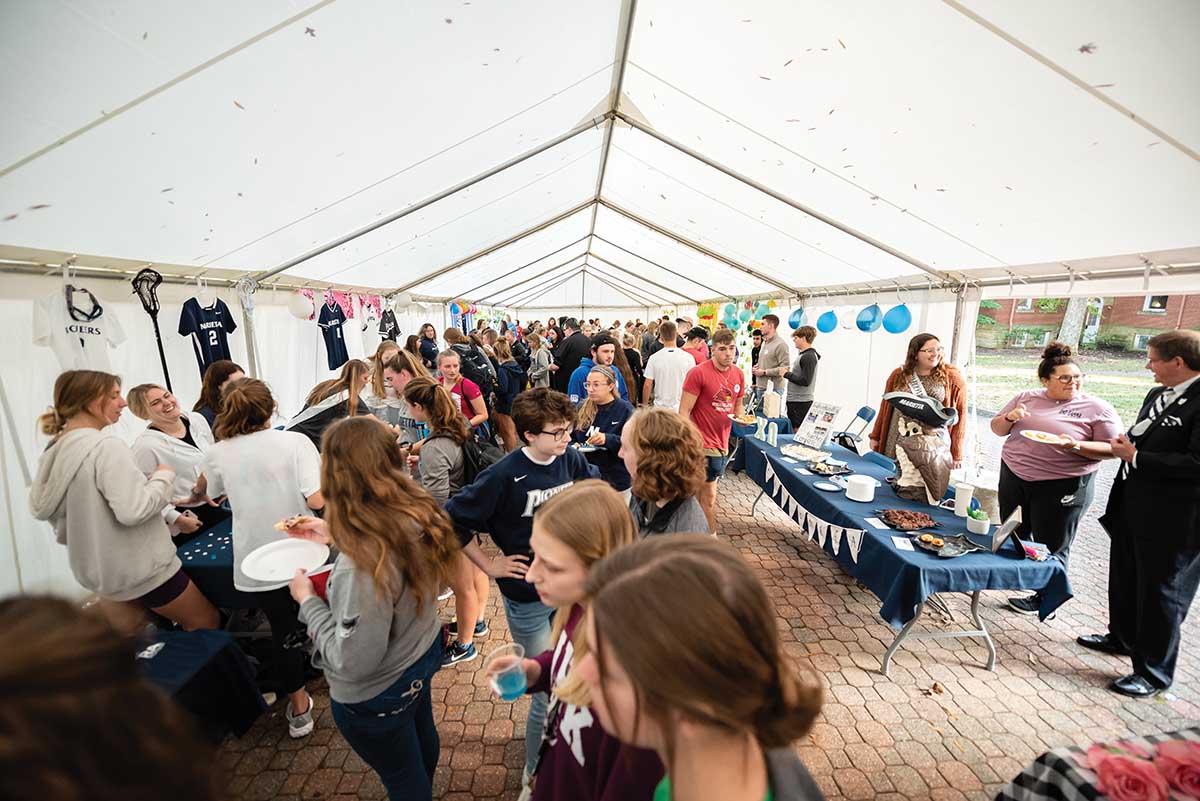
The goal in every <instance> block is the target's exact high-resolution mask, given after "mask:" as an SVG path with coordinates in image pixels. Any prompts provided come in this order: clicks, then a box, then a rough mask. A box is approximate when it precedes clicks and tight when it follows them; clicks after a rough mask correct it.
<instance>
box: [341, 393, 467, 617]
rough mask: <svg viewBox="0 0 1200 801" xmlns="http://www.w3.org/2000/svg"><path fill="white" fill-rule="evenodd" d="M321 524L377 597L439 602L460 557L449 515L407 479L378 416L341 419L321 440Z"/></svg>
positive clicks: (420, 605) (393, 442) (393, 600)
mask: <svg viewBox="0 0 1200 801" xmlns="http://www.w3.org/2000/svg"><path fill="white" fill-rule="evenodd" d="M321 491H322V494H323V495H324V497H325V521H326V522H327V523H328V524H329V536H330V539H332V540H333V544H334V545H335V546H337V549H338V550H339V551H340V552H341V553H343V554H345V555H346V556H347V557H349V558H350V560H351V561H353V562H354V564H355V565H357V566H358V567H359V569H360V570H365V571H367V572H369V573H370V574H371V578H372V580H373V581H374V583H375V597H376V598H377V599H378V600H379V601H380V603H386V604H388V605H393V606H394V605H395V603H396V602H397V601H398V600H399V598H400V592H401V590H403V591H406V592H410V593H412V596H413V599H414V600H415V601H416V606H417V613H418V614H420V612H421V611H422V610H423V609H424V608H425V605H426V604H427V603H436V601H435V599H436V598H437V594H438V590H439V589H441V588H442V587H444V586H445V585H447V584H448V583H449V581H450V575H451V573H452V572H453V568H454V566H455V564H456V562H457V559H458V555H459V553H460V550H459V544H458V535H457V534H455V533H454V526H453V525H452V524H451V522H450V518H449V517H448V516H447V515H446V512H445V511H444V510H443V509H442V507H441V506H439V505H438V503H437V501H435V500H434V499H433V497H432V496H431V495H430V494H429V493H427V492H425V490H423V489H422V488H421V487H420V486H418V485H417V484H416V483H414V482H413V480H412V479H411V478H409V476H408V466H407V464H406V463H405V461H404V457H403V456H402V455H401V453H400V449H399V448H397V447H396V434H395V432H393V431H392V430H391V429H390V428H388V426H387V424H386V423H384V422H383V421H382V420H380V419H379V418H377V417H372V416H370V415H365V416H362V417H344V418H342V419H341V420H338V421H337V422H336V423H334V424H333V425H331V426H330V427H329V428H327V429H326V430H325V434H324V436H322V437H321Z"/></svg>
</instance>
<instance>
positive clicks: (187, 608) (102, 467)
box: [29, 370, 218, 630]
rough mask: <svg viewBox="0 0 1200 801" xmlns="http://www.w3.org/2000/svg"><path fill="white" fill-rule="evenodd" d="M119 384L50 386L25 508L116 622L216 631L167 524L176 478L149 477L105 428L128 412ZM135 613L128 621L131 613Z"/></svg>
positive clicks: (78, 379)
mask: <svg viewBox="0 0 1200 801" xmlns="http://www.w3.org/2000/svg"><path fill="white" fill-rule="evenodd" d="M125 406H126V403H125V399H124V398H122V397H121V380H120V379H119V378H117V377H116V376H115V375H110V374H109V373H101V372H97V371H94V370H68V371H67V372H65V373H63V374H62V375H60V376H59V377H58V379H57V380H55V382H54V405H53V407H52V408H51V410H50V411H49V412H46V413H45V414H43V415H42V416H41V418H39V423H40V424H41V428H42V433H44V434H48V435H49V436H51V437H53V439H52V440H51V441H50V446H49V447H48V448H46V450H45V451H44V452H43V453H42V457H41V460H40V461H39V463H38V472H37V476H36V477H35V478H34V481H33V484H32V485H31V486H30V488H29V506H30V509H31V511H32V512H33V516H34V517H36V518H37V519H38V520H47V521H49V522H50V524H51V525H52V526H53V527H54V534H55V537H57V539H58V542H59V543H60V544H62V545H65V546H66V548H67V560H68V561H69V563H70V565H71V572H72V573H73V574H74V576H75V580H76V581H78V582H79V584H80V585H81V586H82V587H83V588H84V589H86V590H90V591H91V592H94V593H95V594H96V595H98V596H99V597H100V599H101V601H102V608H103V609H104V611H105V613H106V614H108V615H109V616H110V618H111V619H112V621H113V622H114V624H116V625H119V626H136V623H137V621H140V620H142V619H144V615H143V614H142V611H141V610H145V609H152V610H154V611H155V612H157V613H158V614H160V615H162V616H163V617H166V618H169V619H170V620H173V621H175V622H176V623H178V624H180V625H181V626H183V627H184V628H185V629H188V630H194V629H206V628H209V629H211V628H216V627H217V624H218V618H217V610H216V609H214V608H213V606H212V604H210V603H209V602H208V599H207V598H205V597H204V596H203V595H202V594H201V593H200V590H199V589H197V588H196V585H195V584H193V583H192V582H191V580H190V579H188V577H187V574H186V573H184V572H183V565H182V564H181V563H180V561H179V557H178V556H176V555H175V545H174V543H172V542H171V534H170V532H169V531H168V530H167V524H166V523H165V522H164V521H163V518H162V514H163V509H164V508H166V507H167V506H168V505H169V504H170V502H171V499H172V494H173V493H172V489H173V485H174V483H175V470H174V469H173V468H171V467H170V466H169V465H166V464H158V465H156V466H154V467H153V469H152V470H151V471H150V474H149V476H147V475H146V474H145V473H143V472H142V470H141V469H139V468H138V465H137V462H136V461H135V459H134V456H133V452H132V451H131V450H130V449H129V446H128V445H126V444H125V443H124V442H122V441H121V440H120V439H118V438H117V437H114V436H111V435H108V434H106V433H104V429H105V428H107V427H108V426H110V425H112V424H113V423H115V422H117V420H118V419H120V417H121V411H122V410H123V409H124V408H125ZM134 610H136V612H135V613H133V614H131V612H134Z"/></svg>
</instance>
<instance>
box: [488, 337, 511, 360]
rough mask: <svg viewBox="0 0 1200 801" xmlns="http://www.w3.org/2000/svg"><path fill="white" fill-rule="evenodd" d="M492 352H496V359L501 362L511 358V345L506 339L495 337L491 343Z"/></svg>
mask: <svg viewBox="0 0 1200 801" xmlns="http://www.w3.org/2000/svg"><path fill="white" fill-rule="evenodd" d="M492 352H493V353H495V354H496V361H498V362H500V363H501V364H503V363H504V362H511V361H512V360H513V355H512V345H509V344H508V340H507V339H497V340H496V342H495V344H494V345H492Z"/></svg>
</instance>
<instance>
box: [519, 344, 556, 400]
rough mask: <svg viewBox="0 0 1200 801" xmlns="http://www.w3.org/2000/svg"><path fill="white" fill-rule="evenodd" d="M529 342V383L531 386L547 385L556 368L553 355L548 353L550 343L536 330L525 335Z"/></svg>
mask: <svg viewBox="0 0 1200 801" xmlns="http://www.w3.org/2000/svg"><path fill="white" fill-rule="evenodd" d="M525 341H526V342H528V343H529V385H530V386H531V387H549V386H550V376H551V374H553V373H554V372H555V371H556V370H557V369H558V365H557V364H555V363H554V356H553V355H551V353H550V345H549V343H548V341H547V340H545V339H543V338H542V335H541V334H539V333H537V332H536V331H535V332H533V333H530V334H526V335H525Z"/></svg>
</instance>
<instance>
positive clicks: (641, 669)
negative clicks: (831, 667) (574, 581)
mask: <svg viewBox="0 0 1200 801" xmlns="http://www.w3.org/2000/svg"><path fill="white" fill-rule="evenodd" d="M587 595H588V596H589V598H590V599H591V603H590V608H589V617H588V619H587V623H586V631H587V638H588V643H589V645H590V646H591V650H590V651H589V652H588V653H587V654H585V655H584V656H583V657H582V658H581V659H579V660H578V661H577V662H576V672H577V673H578V674H579V677H580V679H582V681H583V682H584V683H585V684H586V685H587V688H588V691H589V696H590V700H591V708H592V711H593V712H594V713H595V714H596V716H597V717H598V718H599V719H600V723H601V725H603V726H604V730H605V731H607V732H609V733H610V734H612V735H613V736H614V737H616V738H617V739H619V740H620V741H621V742H623V743H627V744H629V745H635V746H638V747H640V748H652V749H653V750H655V751H656V752H658V755H659V757H660V758H661V759H662V762H663V764H664V765H665V766H666V770H667V776H666V778H664V779H663V781H662V783H661V784H660V785H659V787H658V789H657V790H656V791H655V794H654V798H656V799H658V798H663V799H668V798H669V799H673V800H674V801H702V800H703V801H707V799H712V798H720V799H723V801H761V799H763V798H770V799H774V801H809V800H810V799H813V800H815V799H820V798H822V795H821V791H820V789H818V787H817V785H816V783H815V782H814V781H813V780H812V777H811V776H809V774H808V771H807V770H805V768H804V765H803V764H802V763H801V762H800V759H799V757H797V756H796V752H795V751H794V750H792V748H791V745H792V743H794V742H795V741H796V740H798V739H799V738H800V737H802V736H804V734H806V733H807V732H808V730H809V729H810V728H811V727H812V724H813V721H814V720H815V719H816V717H817V715H818V714H819V713H820V711H821V700H822V691H821V685H820V683H819V682H818V681H817V679H816V678H815V677H813V676H806V675H801V674H800V673H799V672H798V671H797V670H796V667H795V666H794V665H793V664H792V662H791V660H790V659H789V658H788V656H787V654H786V653H785V652H784V650H783V645H782V643H781V642H780V639H779V630H778V628H777V615H776V612H775V609H774V607H773V605H772V604H771V600H770V598H768V597H767V593H766V590H764V589H763V586H762V584H761V583H760V582H759V580H758V579H757V578H756V577H755V575H754V571H753V570H752V569H751V568H750V566H749V565H748V564H747V563H746V561H745V559H743V558H742V556H741V555H740V554H739V553H738V552H737V550H736V549H734V548H733V547H732V546H730V545H728V544H726V543H722V542H719V541H717V540H715V539H713V538H712V537H705V536H698V535H694V534H691V535H681V536H679V537H671V538H663V537H655V538H652V539H648V540H643V541H641V542H638V543H635V544H634V545H630V546H628V547H626V548H618V549H617V550H615V551H614V552H613V553H612V554H610V555H609V556H607V557H605V558H604V559H602V560H601V561H599V562H598V563H596V564H595V565H593V566H592V569H591V570H590V571H589V573H588V580H587ZM680 620H702V621H704V625H702V626H680V625H679V621H680Z"/></svg>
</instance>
